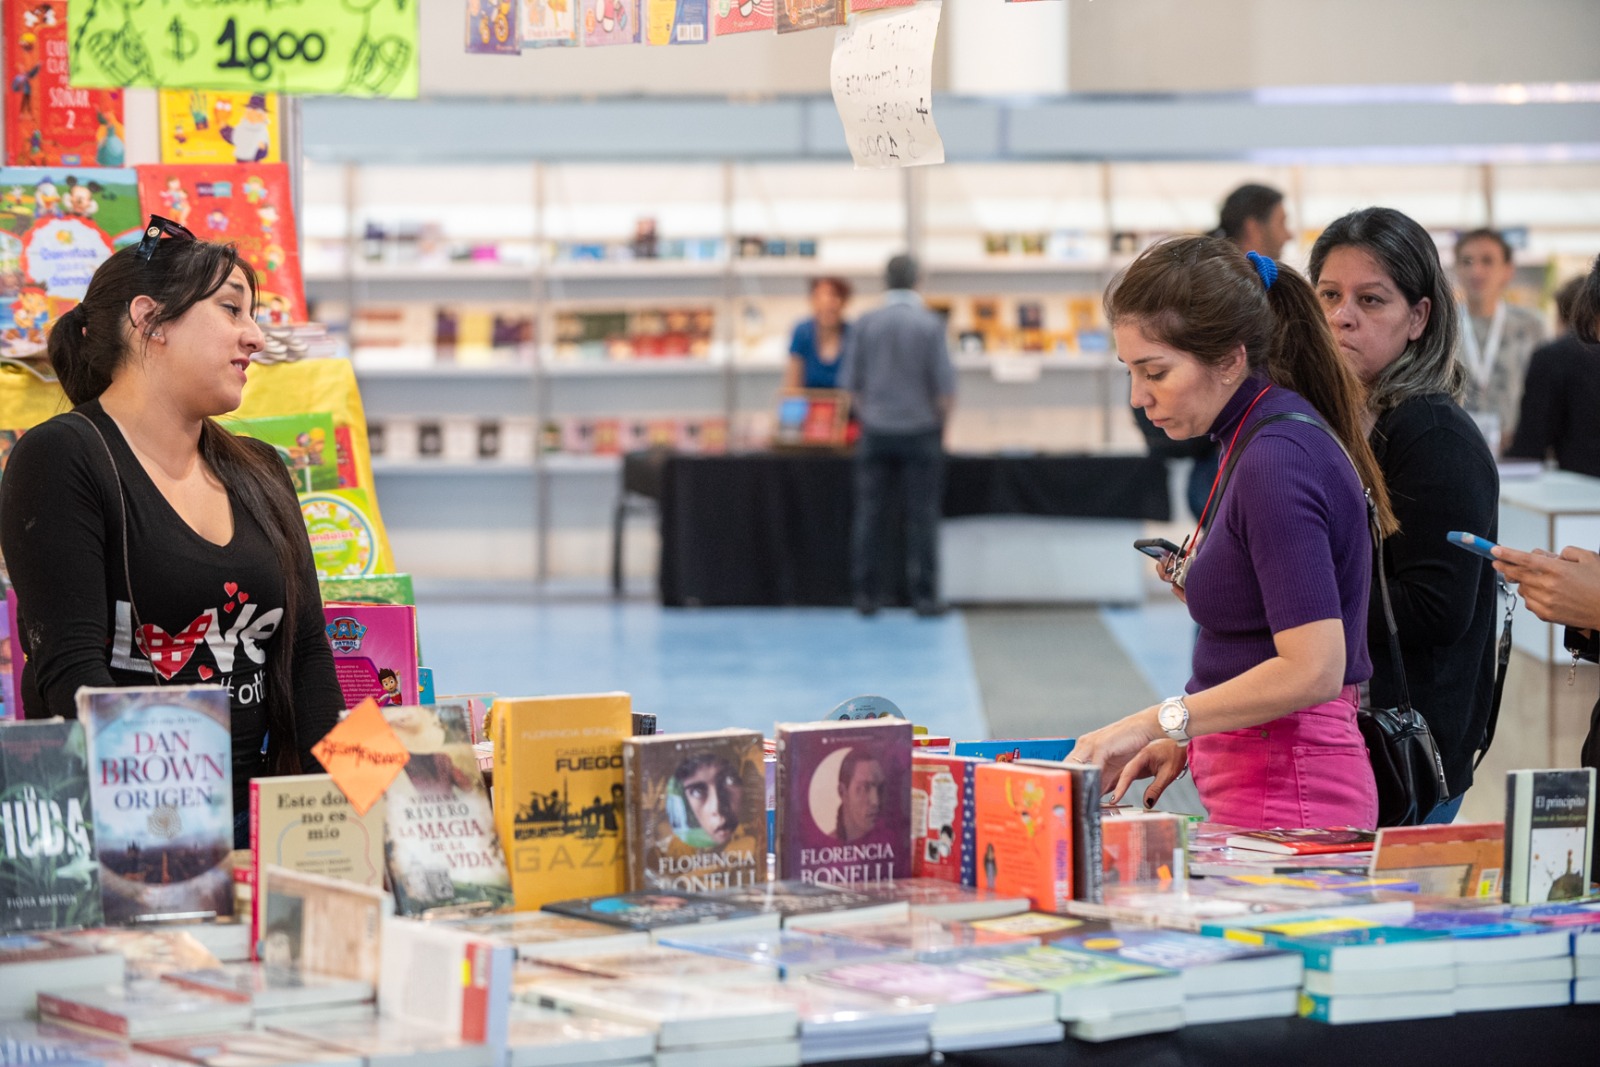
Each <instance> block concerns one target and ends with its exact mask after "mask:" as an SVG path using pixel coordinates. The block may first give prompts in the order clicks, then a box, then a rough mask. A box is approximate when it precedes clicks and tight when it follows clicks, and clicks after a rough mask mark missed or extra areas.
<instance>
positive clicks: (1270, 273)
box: [1244, 252, 1278, 289]
mask: <svg viewBox="0 0 1600 1067" xmlns="http://www.w3.org/2000/svg"><path fill="white" fill-rule="evenodd" d="M1244 258H1246V259H1248V260H1249V261H1250V265H1251V266H1252V267H1254V268H1255V269H1256V273H1257V274H1259V275H1261V286H1262V288H1264V289H1271V288H1272V283H1273V282H1275V281H1277V280H1278V265H1277V264H1276V263H1274V262H1273V261H1272V260H1270V259H1268V258H1267V257H1266V256H1263V255H1262V254H1261V253H1259V252H1246V253H1245V254H1244Z"/></svg>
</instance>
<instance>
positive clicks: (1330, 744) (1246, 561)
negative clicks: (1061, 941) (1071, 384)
mask: <svg viewBox="0 0 1600 1067" xmlns="http://www.w3.org/2000/svg"><path fill="white" fill-rule="evenodd" d="M1106 313H1107V316H1108V318H1109V319H1110V321H1111V325H1112V329H1113V331H1114V332H1115V335H1116V341H1117V357H1118V358H1119V359H1120V360H1121V361H1122V362H1123V363H1124V364H1126V365H1127V367H1128V372H1129V375H1130V376H1131V378H1132V382H1133V390H1132V403H1133V406H1134V407H1137V408H1141V409H1143V411H1144V412H1145V414H1146V415H1147V416H1149V418H1150V421H1151V422H1152V423H1153V424H1154V425H1155V426H1157V427H1159V428H1160V429H1161V430H1163V431H1164V432H1165V433H1166V434H1167V436H1169V437H1172V438H1176V439H1184V438H1190V437H1198V436H1200V435H1201V434H1207V435H1209V436H1210V437H1211V438H1212V440H1214V441H1216V442H1217V444H1218V446H1219V447H1220V448H1221V449H1222V456H1223V466H1224V467H1226V466H1227V462H1228V459H1229V458H1230V451H1231V448H1232V447H1233V446H1234V445H1235V444H1236V443H1238V442H1241V441H1242V440H1243V439H1244V437H1246V436H1247V435H1249V434H1250V432H1251V427H1253V426H1254V425H1255V424H1257V423H1259V422H1261V421H1262V420H1263V419H1265V418H1266V417H1268V416H1270V415H1275V414H1279V413H1283V412H1299V413H1301V414H1304V415H1309V416H1313V417H1315V418H1317V419H1319V420H1320V421H1322V422H1323V423H1324V424H1325V425H1326V426H1327V427H1328V428H1329V429H1331V430H1332V431H1333V433H1332V435H1330V434H1329V433H1327V432H1325V431H1324V430H1323V429H1322V428H1319V427H1317V426H1313V425H1308V424H1307V423H1305V422H1296V421H1292V420H1280V421H1275V422H1272V423H1270V424H1268V425H1267V426H1265V427H1263V428H1261V430H1260V431H1259V432H1257V433H1256V434H1255V435H1254V436H1253V437H1252V438H1251V439H1250V441H1249V444H1248V446H1246V447H1244V448H1242V450H1241V451H1240V452H1239V454H1238V458H1237V464H1236V466H1235V469H1234V471H1233V475H1232V479H1231V481H1229V483H1228V485H1227V487H1226V489H1225V491H1223V492H1222V493H1221V494H1220V496H1219V497H1217V498H1216V499H1213V500H1211V501H1210V503H1209V504H1208V506H1207V508H1206V513H1205V515H1204V517H1203V519H1202V525H1201V527H1200V529H1199V530H1198V532H1197V535H1196V536H1195V537H1193V538H1191V539H1190V541H1189V543H1188V546H1187V548H1186V551H1185V552H1184V553H1183V554H1182V555H1180V556H1179V557H1176V558H1173V557H1169V558H1168V559H1167V560H1165V561H1163V563H1162V564H1161V573H1162V576H1163V578H1164V579H1165V580H1167V581H1169V582H1172V583H1173V592H1174V593H1175V594H1176V595H1177V596H1178V597H1179V598H1180V599H1183V600H1184V601H1185V603H1187V604H1188V606H1189V614H1190V615H1191V616H1193V617H1194V620H1195V622H1197V623H1198V624H1199V626H1200V635H1199V637H1198V639H1197V640H1196V643H1195V649H1194V661H1193V675H1192V677H1191V678H1190V679H1189V683H1188V685H1187V686H1186V687H1185V690H1186V692H1185V693H1184V694H1183V695H1179V696H1174V697H1170V698H1168V699H1167V700H1164V701H1162V702H1161V704H1159V705H1157V706H1155V707H1151V708H1146V709H1145V710H1144V711H1141V712H1138V713H1137V714H1134V715H1130V716H1128V717H1127V718H1125V719H1121V720H1119V721H1117V722H1114V723H1112V724H1111V725H1109V726H1106V727H1103V728H1101V729H1099V730H1095V731H1093V732H1091V733H1088V734H1085V735H1083V736H1082V737H1080V738H1079V739H1078V744H1077V747H1076V748H1075V749H1074V751H1073V754H1072V757H1071V758H1072V759H1075V760H1080V761H1082V762H1085V763H1099V764H1101V765H1102V766H1103V768H1104V775H1105V781H1106V782H1108V783H1114V786H1113V787H1112V789H1111V792H1112V794H1113V796H1114V798H1115V799H1118V800H1120V799H1121V798H1122V795H1123V794H1124V793H1125V792H1126V791H1127V789H1128V787H1129V786H1130V785H1131V784H1132V783H1133V782H1134V781H1135V780H1137V779H1140V778H1145V777H1151V776H1153V777H1154V779H1155V780H1154V782H1153V783H1152V784H1151V785H1150V787H1149V788H1148V789H1147V790H1146V791H1145V805H1146V806H1147V807H1148V806H1150V805H1152V804H1154V803H1155V799H1156V798H1157V797H1158V796H1160V795H1161V792H1162V791H1163V790H1164V789H1166V787H1167V786H1168V785H1170V784H1171V783H1172V782H1173V781H1174V780H1175V779H1176V778H1177V777H1178V776H1179V775H1180V774H1182V773H1183V771H1184V769H1185V767H1187V768H1188V769H1189V770H1190V771H1192V772H1193V774H1194V780H1195V785H1196V787H1197V788H1198V789H1199V791H1200V799H1201V800H1202V801H1203V802H1204V803H1205V805H1206V809H1207V811H1208V813H1209V814H1210V817H1211V819H1212V821H1214V822H1220V823H1227V824H1230V825H1234V826H1245V827H1252V828H1269V827H1306V826H1358V827H1372V826H1375V825H1376V824H1377V808H1378V804H1377V791H1376V786H1375V785H1374V782H1373V777H1372V766H1371V764H1370V762H1369V760H1368V756H1367V750H1366V746H1365V745H1364V744H1363V742H1362V739H1361V733H1360V731H1359V730H1358V729H1357V727H1356V706H1357V700H1358V692H1357V687H1358V686H1359V684H1360V683H1361V682H1364V681H1366V680H1367V679H1368V678H1369V677H1370V676H1371V674H1372V666H1371V663H1370V661H1369V660H1368V658H1367V640H1366V630H1367V592H1368V589H1369V587H1370V584H1371V566H1372V543H1371V540H1370V537H1369V527H1368V522H1367V508H1366V503H1365V500H1364V497H1363V489H1364V488H1365V489H1368V490H1370V491H1371V493H1372V496H1373V499H1374V502H1375V503H1376V505H1377V509H1378V517H1379V524H1380V526H1381V527H1382V528H1383V530H1384V532H1385V533H1388V532H1390V531H1392V530H1393V528H1394V517H1393V515H1392V513H1391V512H1390V510H1389V499H1388V495H1387V493H1386V492H1385V490H1384V484H1383V477H1382V475H1381V473H1380V472H1379V470H1378V465H1377V461H1376V460H1375V459H1374V458H1373V454H1372V449H1371V448H1370V446H1369V445H1368V444H1367V440H1366V434H1365V432H1364V428H1363V425H1362V412H1363V410H1364V400H1365V398H1364V394H1363V391H1362V387H1361V385H1360V383H1359V381H1358V380H1357V379H1356V378H1355V376H1354V375H1353V374H1352V373H1351V371H1350V370H1349V368H1348V367H1347V366H1346V364H1345V362H1344V360H1343V359H1341V358H1340V355H1339V350H1338V347H1337V346H1336V344H1335V343H1334V340H1333V336H1332V334H1331V333H1330V332H1329V330H1328V326H1327V323H1326V321H1325V320H1324V317H1323V314H1322V309H1321V307H1319V306H1318V304H1317V299H1316V296H1315V294H1314V293H1313V292H1312V290H1311V287H1310V286H1309V285H1308V284H1307V283H1306V281H1305V279H1303V278H1302V277H1300V275H1298V274H1296V273H1295V272H1294V271H1292V270H1289V269H1288V268H1285V267H1279V266H1278V265H1277V264H1276V263H1274V262H1273V261H1272V260H1270V259H1265V258H1263V257H1260V256H1257V255H1255V254H1254V253H1251V254H1250V255H1249V256H1248V257H1247V256H1246V255H1245V254H1244V253H1242V252H1240V251H1239V250H1238V249H1237V248H1236V247H1234V246H1233V245H1232V244H1230V243H1229V242H1227V241H1223V240H1220V239H1217V238H1210V237H1185V238H1175V239H1170V240H1166V241H1163V242H1161V243H1159V244H1157V245H1155V246H1154V247H1152V248H1150V249H1149V250H1147V251H1146V252H1145V253H1144V254H1143V255H1141V256H1140V257H1139V258H1138V259H1137V260H1135V261H1134V262H1133V264H1132V265H1131V266H1129V267H1128V269H1127V270H1126V271H1125V272H1124V273H1123V274H1122V276H1121V277H1120V278H1118V279H1117V280H1116V281H1115V282H1113V283H1112V286H1111V289H1110V290H1109V291H1108V292H1107V294H1106ZM1335 436H1336V437H1337V438H1338V440H1335V439H1334V438H1335ZM1341 444H1342V445H1343V446H1344V447H1343V449H1342V450H1341V448H1340V445H1341ZM1346 452H1348V454H1349V457H1348V458H1347V456H1346ZM1352 461H1353V465H1352ZM1213 489H1214V490H1215V487H1213ZM1213 495H1214V496H1215V495H1216V494H1215V492H1214V494H1213Z"/></svg>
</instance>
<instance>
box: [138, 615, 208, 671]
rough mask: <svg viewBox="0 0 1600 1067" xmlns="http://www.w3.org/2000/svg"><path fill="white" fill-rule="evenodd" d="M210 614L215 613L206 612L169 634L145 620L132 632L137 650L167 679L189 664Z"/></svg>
mask: <svg viewBox="0 0 1600 1067" xmlns="http://www.w3.org/2000/svg"><path fill="white" fill-rule="evenodd" d="M213 618H215V616H213V615H211V614H209V613H207V614H205V615H202V616H200V617H199V618H197V619H195V620H194V621H193V622H191V623H190V624H189V625H188V626H185V627H184V628H183V629H182V630H179V631H178V632H177V633H175V634H169V633H167V631H165V630H163V629H162V628H161V627H159V626H156V625H154V624H153V623H148V622H147V623H145V624H144V625H143V626H141V627H139V632H138V633H137V634H136V635H135V639H136V640H137V642H138V645H139V651H140V652H143V653H144V654H145V656H146V657H147V658H148V659H149V660H150V666H152V667H154V668H155V671H156V673H157V674H159V675H161V677H163V678H165V679H166V680H167V681H169V682H170V681H171V680H172V678H173V676H174V675H176V674H177V673H178V672H179V671H181V670H183V668H184V666H185V665H186V664H188V662H189V657H190V656H192V655H194V650H195V649H196V648H197V647H198V646H199V645H201V644H202V643H203V642H204V641H205V639H206V634H207V633H208V632H209V631H210V630H211V621H212V619H213Z"/></svg>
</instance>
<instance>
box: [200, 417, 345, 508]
mask: <svg viewBox="0 0 1600 1067" xmlns="http://www.w3.org/2000/svg"><path fill="white" fill-rule="evenodd" d="M225 425H226V426H227V428H228V429H230V430H232V431H233V432H234V433H236V434H239V435H241V436H243V437H254V438H255V439H256V440H257V441H265V442H266V443H267V444H269V445H271V446H272V447H273V448H274V449H275V450H276V451H277V453H278V458H279V459H281V460H283V465H284V467H285V468H286V469H287V470H288V471H289V477H290V478H291V479H292V480H293V481H294V487H295V491H296V492H300V493H315V492H319V491H322V490H327V489H338V488H339V484H340V475H339V455H338V449H337V445H336V442H335V440H334V433H333V415H332V414H331V413H329V412H326V411H308V412H306V413H305V414H302V415H268V416H264V417H262V418H256V419H230V420H228V421H227V422H226V423H225Z"/></svg>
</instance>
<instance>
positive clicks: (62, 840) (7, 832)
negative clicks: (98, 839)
mask: <svg viewBox="0 0 1600 1067" xmlns="http://www.w3.org/2000/svg"><path fill="white" fill-rule="evenodd" d="M87 757H88V752H87V750H86V748H85V744H84V736H83V726H82V724H81V723H77V722H65V721H63V720H61V719H51V720H47V721H43V722H14V723H5V724H0V931H16V930H55V929H59V928H61V927H64V926H98V925H99V924H100V922H101V915H102V913H101V907H100V864H99V863H98V862H97V861H96V859H95V851H94V823H93V808H92V805H91V804H90V800H89V766H88V762H87Z"/></svg>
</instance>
